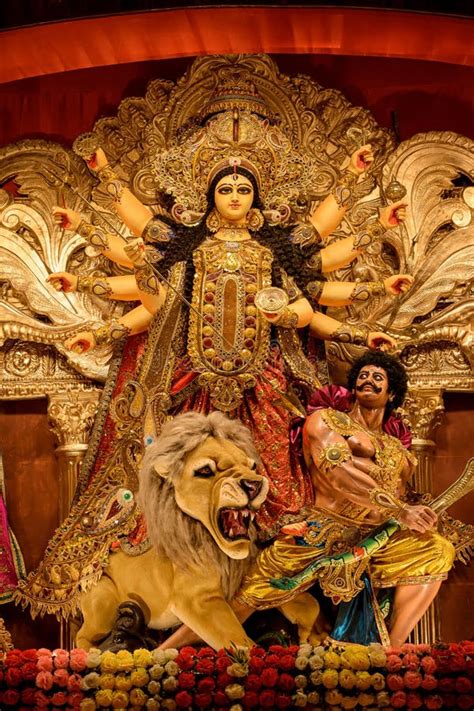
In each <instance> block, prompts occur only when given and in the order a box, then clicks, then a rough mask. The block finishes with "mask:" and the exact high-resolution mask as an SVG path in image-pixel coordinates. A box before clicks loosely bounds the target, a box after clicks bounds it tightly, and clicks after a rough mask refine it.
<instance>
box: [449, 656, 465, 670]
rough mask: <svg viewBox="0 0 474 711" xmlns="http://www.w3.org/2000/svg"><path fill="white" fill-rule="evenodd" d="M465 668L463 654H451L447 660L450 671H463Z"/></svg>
mask: <svg viewBox="0 0 474 711" xmlns="http://www.w3.org/2000/svg"><path fill="white" fill-rule="evenodd" d="M465 668H466V660H465V658H464V655H463V654H453V655H452V657H451V659H450V661H449V669H450V671H452V672H460V671H464V670H465Z"/></svg>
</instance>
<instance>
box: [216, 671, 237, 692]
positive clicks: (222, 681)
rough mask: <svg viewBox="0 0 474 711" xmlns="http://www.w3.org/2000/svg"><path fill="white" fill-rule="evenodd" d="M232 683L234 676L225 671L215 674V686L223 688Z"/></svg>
mask: <svg viewBox="0 0 474 711" xmlns="http://www.w3.org/2000/svg"><path fill="white" fill-rule="evenodd" d="M234 683H235V679H234V677H233V676H230V675H229V674H227V672H221V673H220V674H218V675H217V686H218V687H219V688H221V689H225V687H226V686H228V685H229V684H234Z"/></svg>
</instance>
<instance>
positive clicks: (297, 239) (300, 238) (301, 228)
mask: <svg viewBox="0 0 474 711" xmlns="http://www.w3.org/2000/svg"><path fill="white" fill-rule="evenodd" d="M290 240H291V241H292V243H293V244H297V245H299V247H300V249H301V250H302V251H303V252H306V251H307V250H308V249H309V247H313V246H314V245H317V244H321V243H322V241H323V238H322V237H321V235H320V234H319V232H318V230H317V229H316V227H315V226H314V225H312V224H311V223H309V222H298V223H297V225H296V226H295V227H293V229H292V230H291V232H290Z"/></svg>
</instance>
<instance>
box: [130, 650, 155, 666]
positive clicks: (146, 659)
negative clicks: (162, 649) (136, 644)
mask: <svg viewBox="0 0 474 711" xmlns="http://www.w3.org/2000/svg"><path fill="white" fill-rule="evenodd" d="M133 661H134V662H135V666H137V667H149V666H151V665H152V664H153V660H152V656H151V652H149V651H148V649H136V650H135V651H134V653H133Z"/></svg>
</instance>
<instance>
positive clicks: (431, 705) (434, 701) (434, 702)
mask: <svg viewBox="0 0 474 711" xmlns="http://www.w3.org/2000/svg"><path fill="white" fill-rule="evenodd" d="M442 705H443V699H442V698H441V696H438V694H431V695H430V696H426V697H425V706H426V708H427V709H440V708H441V706H442Z"/></svg>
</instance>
